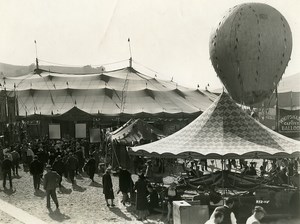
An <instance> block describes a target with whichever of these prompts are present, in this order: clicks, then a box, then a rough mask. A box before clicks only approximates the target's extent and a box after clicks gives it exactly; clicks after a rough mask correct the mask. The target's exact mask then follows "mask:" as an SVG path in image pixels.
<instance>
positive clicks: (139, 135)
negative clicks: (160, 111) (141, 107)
mask: <svg viewBox="0 0 300 224" xmlns="http://www.w3.org/2000/svg"><path fill="white" fill-rule="evenodd" d="M163 137H164V135H163V133H162V131H160V130H158V129H156V128H154V127H153V126H152V125H150V124H148V123H147V122H145V121H143V120H141V119H136V120H133V119H131V120H129V121H128V122H127V123H125V124H124V125H123V126H122V127H120V128H118V129H117V130H115V131H113V132H111V133H110V139H111V140H112V141H113V140H115V141H117V142H119V143H121V144H125V145H132V144H136V143H139V142H140V141H142V140H143V141H146V142H152V141H156V140H158V139H161V138H163Z"/></svg>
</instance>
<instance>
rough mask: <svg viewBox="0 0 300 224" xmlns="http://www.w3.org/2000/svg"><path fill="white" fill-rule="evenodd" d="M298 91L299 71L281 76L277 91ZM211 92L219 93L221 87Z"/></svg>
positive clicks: (299, 84)
mask: <svg viewBox="0 0 300 224" xmlns="http://www.w3.org/2000/svg"><path fill="white" fill-rule="evenodd" d="M290 91H292V92H300V72H299V73H296V74H294V75H289V76H286V77H283V78H282V79H281V80H280V82H279V85H278V92H279V93H284V92H290ZM211 92H213V93H216V94H219V93H222V92H223V89H222V88H218V89H215V90H213V91H211Z"/></svg>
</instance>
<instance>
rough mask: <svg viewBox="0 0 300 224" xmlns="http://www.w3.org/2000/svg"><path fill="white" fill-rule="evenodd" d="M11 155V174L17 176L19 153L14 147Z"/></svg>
mask: <svg viewBox="0 0 300 224" xmlns="http://www.w3.org/2000/svg"><path fill="white" fill-rule="evenodd" d="M11 156H12V166H13V174H14V175H17V176H19V172H18V169H19V163H20V154H19V153H18V152H17V151H16V149H14V150H13V151H12V152H11Z"/></svg>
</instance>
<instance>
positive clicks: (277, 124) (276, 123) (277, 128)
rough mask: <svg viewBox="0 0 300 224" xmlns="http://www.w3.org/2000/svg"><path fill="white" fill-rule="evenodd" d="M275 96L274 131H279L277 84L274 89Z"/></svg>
mask: <svg viewBox="0 0 300 224" xmlns="http://www.w3.org/2000/svg"><path fill="white" fill-rule="evenodd" d="M275 97H276V114H275V131H276V132H279V108H278V89H277V86H276V89H275Z"/></svg>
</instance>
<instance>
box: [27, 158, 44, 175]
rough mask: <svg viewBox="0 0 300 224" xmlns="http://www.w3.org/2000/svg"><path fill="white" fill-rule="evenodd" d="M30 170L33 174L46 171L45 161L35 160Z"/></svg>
mask: <svg viewBox="0 0 300 224" xmlns="http://www.w3.org/2000/svg"><path fill="white" fill-rule="evenodd" d="M29 171H30V173H31V174H32V175H39V174H42V173H43V171H44V167H43V163H42V162H41V161H39V160H38V159H35V160H33V161H32V162H31V163H30V167H29Z"/></svg>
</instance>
